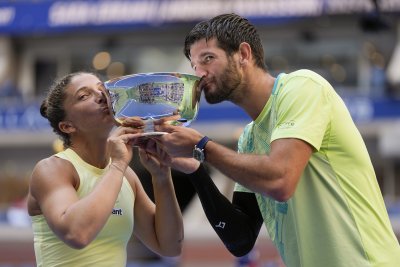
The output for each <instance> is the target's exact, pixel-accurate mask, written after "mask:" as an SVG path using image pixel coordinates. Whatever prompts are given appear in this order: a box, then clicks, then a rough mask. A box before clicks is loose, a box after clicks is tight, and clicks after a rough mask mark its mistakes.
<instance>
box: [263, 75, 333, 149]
mask: <svg viewBox="0 0 400 267" xmlns="http://www.w3.org/2000/svg"><path fill="white" fill-rule="evenodd" d="M275 108H276V116H277V117H276V124H275V128H274V129H273V131H272V136H271V142H272V141H274V140H277V139H281V138H297V139H301V140H303V141H305V142H307V143H309V144H310V145H311V146H313V148H314V149H315V150H316V151H318V150H319V149H320V147H321V144H322V140H323V138H324V135H325V134H327V133H328V132H329V131H327V128H328V127H329V122H330V109H331V103H330V97H329V90H327V89H326V88H325V87H324V85H322V84H320V83H318V82H317V81H315V80H313V79H312V78H309V77H302V76H300V77H299V76H295V77H293V78H291V79H290V80H289V81H287V82H286V84H285V85H284V86H283V87H282V88H280V92H279V94H278V96H277V103H276V107H275Z"/></svg>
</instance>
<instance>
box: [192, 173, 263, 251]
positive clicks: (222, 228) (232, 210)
mask: <svg viewBox="0 0 400 267" xmlns="http://www.w3.org/2000/svg"><path fill="white" fill-rule="evenodd" d="M189 179H190V181H191V182H192V183H193V186H194V188H195V189H196V192H197V194H198V196H199V198H200V202H201V204H202V206H203V209H204V212H205V214H206V216H207V219H208V221H209V222H210V224H211V226H212V227H213V229H214V230H215V232H216V233H217V234H218V236H219V237H220V239H221V240H222V242H223V243H224V244H225V246H226V248H227V249H228V250H229V251H230V252H231V253H232V254H233V255H235V256H236V257H240V256H243V255H246V254H247V253H248V252H249V251H250V250H251V249H252V248H253V246H254V244H255V242H256V240H257V237H258V234H259V232H260V228H261V225H262V222H263V219H262V216H261V213H260V210H259V208H258V204H257V200H256V198H255V195H254V194H253V193H244V192H234V194H233V201H232V203H231V202H230V201H229V200H228V199H227V198H226V197H225V196H224V195H223V194H221V192H220V191H219V190H218V188H217V187H216V185H215V184H214V182H213V181H212V179H211V177H210V176H209V175H208V173H207V171H206V170H205V169H204V167H203V166H202V165H200V167H199V168H198V169H197V171H195V172H194V173H192V174H191V175H190V176H189Z"/></svg>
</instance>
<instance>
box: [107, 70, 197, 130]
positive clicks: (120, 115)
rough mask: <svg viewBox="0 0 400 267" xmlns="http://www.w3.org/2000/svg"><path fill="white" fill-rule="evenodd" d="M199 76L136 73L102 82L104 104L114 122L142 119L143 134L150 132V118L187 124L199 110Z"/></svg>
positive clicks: (152, 128) (152, 127)
mask: <svg viewBox="0 0 400 267" xmlns="http://www.w3.org/2000/svg"><path fill="white" fill-rule="evenodd" d="M199 82H200V77H197V76H194V75H190V74H185V73H173V72H171V73H139V74H132V75H126V76H121V77H118V78H114V79H112V80H109V81H107V82H105V83H104V87H105V89H106V93H107V95H108V105H109V109H110V110H111V112H112V114H113V116H114V118H115V120H116V122H117V123H119V124H121V123H122V122H123V121H124V120H125V119H126V118H134V119H138V120H141V121H142V122H144V125H145V127H144V135H160V134H164V133H162V132H156V131H154V120H160V119H162V120H163V121H165V122H168V123H170V124H173V125H181V126H186V127H187V126H189V125H190V124H191V123H192V122H193V121H194V120H195V119H196V116H197V113H198V110H199V100H200V95H201V91H200V88H199Z"/></svg>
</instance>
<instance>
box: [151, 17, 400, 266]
mask: <svg viewBox="0 0 400 267" xmlns="http://www.w3.org/2000/svg"><path fill="white" fill-rule="evenodd" d="M184 51H185V55H186V57H187V58H188V59H189V60H190V62H191V64H192V66H193V69H194V70H195V73H196V75H198V76H201V77H202V80H201V82H200V87H201V90H203V92H204V94H205V98H206V100H207V101H208V102H209V103H212V104H214V103H219V102H222V101H225V100H227V101H231V102H233V103H234V104H236V105H238V106H239V107H241V108H243V109H244V111H246V113H247V114H248V115H249V116H250V117H251V118H252V122H251V123H249V124H248V125H247V126H246V128H245V129H244V131H243V133H242V135H241V137H240V139H239V142H238V153H237V152H235V151H232V150H230V149H228V148H226V147H224V146H222V145H220V144H218V143H217V142H215V141H212V140H210V139H209V138H208V137H206V136H203V135H202V134H201V133H199V132H197V131H195V130H194V129H190V128H184V127H176V126H171V125H165V124H162V125H158V126H157V127H158V130H160V131H167V132H169V133H170V134H167V135H164V136H162V137H159V138H158V139H159V141H160V143H161V144H162V145H163V147H164V150H166V151H167V152H168V153H169V154H170V155H171V156H173V157H174V158H176V159H177V158H179V157H192V153H193V155H194V157H195V158H197V159H198V160H199V161H200V162H202V161H206V162H207V163H209V164H211V165H213V166H214V167H216V168H217V169H218V170H220V171H221V172H222V173H223V174H225V175H226V176H227V177H229V178H231V179H233V180H234V181H236V182H237V184H236V186H235V192H234V195H233V200H232V203H230V202H229V201H228V200H227V199H226V198H224V197H223V196H222V195H221V194H220V193H219V191H218V189H217V188H216V187H215V185H214V184H213V182H212V180H211V179H210V177H209V176H208V175H207V174H206V172H204V171H203V169H202V168H201V167H200V168H199V169H198V170H196V168H197V166H198V165H195V164H192V165H191V167H190V161H188V160H187V161H186V162H185V164H186V165H183V164H182V165H181V166H179V167H178V168H180V169H181V170H184V171H185V172H194V173H193V177H192V178H191V181H192V182H193V184H194V186H195V187H196V190H197V192H198V194H199V197H200V200H201V202H202V205H203V208H204V210H205V212H206V215H207V218H208V219H209V221H210V223H211V225H212V227H213V228H214V229H215V231H216V232H217V234H218V235H219V237H220V238H221V240H222V241H223V242H224V244H225V245H226V247H227V248H228V250H229V251H230V252H231V253H233V254H234V255H236V256H241V255H245V254H246V253H247V252H249V251H250V250H251V248H252V247H253V246H254V243H255V241H256V238H257V236H258V234H259V230H260V227H261V225H262V223H263V222H264V223H265V225H266V227H267V229H268V233H269V236H270V238H271V239H272V241H273V242H274V244H275V245H276V247H277V249H278V250H279V252H280V255H281V257H282V259H283V260H284V262H285V264H286V266H287V267H293V266H295V267H297V266H305V267H313V266H316V267H320V266H324V267H328V266H332V267H340V266H343V267H348V266H352V267H361V266H362V267H365V266H376V267H377V266H380V267H384V266H385V267H393V266H398V264H399V263H400V246H399V243H398V240H397V239H396V237H395V235H394V233H393V229H392V227H391V225H390V221H389V217H388V214H387V211H386V208H385V205H384V201H383V198H382V195H381V192H380V189H379V186H378V183H377V180H376V176H375V173H374V169H373V166H372V164H371V160H370V158H369V155H368V151H367V149H366V146H365V144H364V142H363V140H362V137H361V135H360V133H359V132H358V130H357V128H356V126H355V124H354V123H353V121H352V119H351V116H350V114H349V112H348V110H347V108H346V106H345V104H344V103H343V101H342V99H341V98H340V97H339V96H338V95H337V94H336V92H335V91H334V89H333V88H332V87H331V85H330V84H329V83H328V82H327V81H326V80H325V79H324V78H322V77H321V76H319V75H318V74H316V73H314V72H312V71H309V70H299V71H295V72H293V73H289V74H280V75H279V76H278V77H273V76H271V75H270V74H269V73H268V72H267V69H266V66H265V63H264V52H263V48H262V44H261V41H260V37H259V35H258V33H257V31H256V29H255V28H254V26H253V25H251V24H250V23H249V21H247V20H246V19H245V18H242V17H240V16H238V15H235V14H225V15H220V16H217V17H214V18H212V19H210V20H208V21H204V22H200V23H199V24H197V25H196V26H195V27H194V28H193V29H192V31H191V32H190V33H189V34H188V36H187V37H186V40H185V50H184ZM177 162H178V161H176V162H175V164H176V163H177ZM175 167H177V165H175ZM195 170H196V171H195Z"/></svg>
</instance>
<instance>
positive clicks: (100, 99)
mask: <svg viewBox="0 0 400 267" xmlns="http://www.w3.org/2000/svg"><path fill="white" fill-rule="evenodd" d="M96 102H97V103H99V104H102V103H105V102H106V96H105V94H104V92H103V91H101V90H97V91H96Z"/></svg>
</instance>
